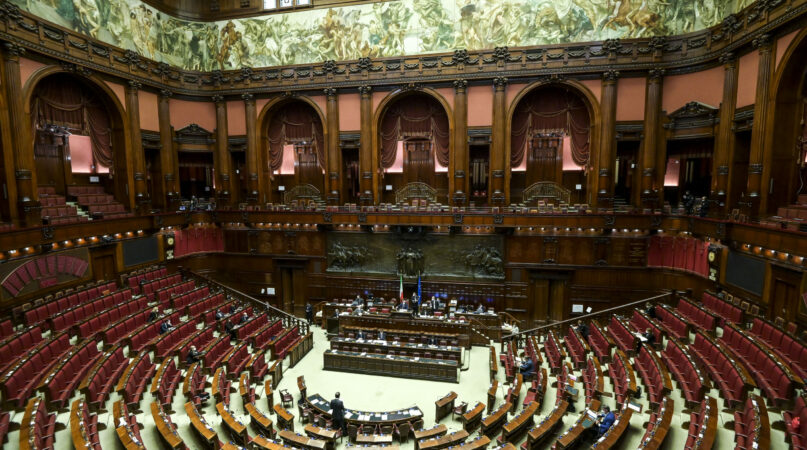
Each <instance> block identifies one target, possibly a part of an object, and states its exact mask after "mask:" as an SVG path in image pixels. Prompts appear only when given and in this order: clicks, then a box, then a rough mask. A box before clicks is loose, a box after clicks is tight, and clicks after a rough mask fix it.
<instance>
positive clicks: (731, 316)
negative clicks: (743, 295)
mask: <svg viewBox="0 0 807 450" xmlns="http://www.w3.org/2000/svg"><path fill="white" fill-rule="evenodd" d="M701 302H702V303H703V306H704V307H706V309H708V310H709V311H711V312H713V313H715V315H716V316H717V321H718V322H717V323H718V325H720V326H723V325H724V324H725V323H726V321H728V322H732V323H743V321H744V319H743V310H742V309H741V308H740V307H738V306H736V305H732V304H731V303H729V302H727V301H725V300H723V299H722V298H720V297H718V296H716V295H714V294H712V293H711V292H704V293H703V296H702V297H701Z"/></svg>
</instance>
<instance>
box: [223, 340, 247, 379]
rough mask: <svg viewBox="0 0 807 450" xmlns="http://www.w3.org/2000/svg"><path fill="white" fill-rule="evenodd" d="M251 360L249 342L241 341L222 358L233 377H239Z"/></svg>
mask: <svg viewBox="0 0 807 450" xmlns="http://www.w3.org/2000/svg"><path fill="white" fill-rule="evenodd" d="M248 362H249V349H248V348H247V344H245V343H243V342H242V343H241V344H238V345H237V346H236V347H235V348H233V349H232V350H231V351H230V352H229V353H228V354H227V355H226V356H225V357H224V359H223V360H222V363H223V364H224V365H225V366H226V367H227V373H228V374H230V376H232V377H237V376H238V375H239V374H240V373H241V372H242V371H243V370H244V368H245V367H246V366H247V363H248Z"/></svg>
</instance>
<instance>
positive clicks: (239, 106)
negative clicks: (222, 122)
mask: <svg viewBox="0 0 807 450" xmlns="http://www.w3.org/2000/svg"><path fill="white" fill-rule="evenodd" d="M255 104H256V106H257V102H255ZM258 111H259V112H260V110H258ZM244 112H245V111H244V102H243V101H241V100H236V101H232V102H227V134H228V135H230V136H243V135H245V134H247V119H246V116H245V115H244Z"/></svg>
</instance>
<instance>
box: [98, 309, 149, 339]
mask: <svg viewBox="0 0 807 450" xmlns="http://www.w3.org/2000/svg"><path fill="white" fill-rule="evenodd" d="M129 303H132V302H129ZM149 314H150V312H149V311H147V310H146V311H143V310H141V311H140V312H138V313H134V314H132V315H131V316H129V317H126V318H125V319H123V320H121V321H119V322H118V323H116V324H114V325H110V326H109V327H107V328H106V329H105V330H103V333H102V335H101V339H103V341H104V343H105V344H106V345H114V344H117V343H118V342H120V341H121V340H124V339H126V338H127V337H128V336H131V335H132V333H133V332H135V331H136V330H138V331H139V330H140V329H141V328H142V327H143V326H144V325H145V324H146V323H148V317H149Z"/></svg>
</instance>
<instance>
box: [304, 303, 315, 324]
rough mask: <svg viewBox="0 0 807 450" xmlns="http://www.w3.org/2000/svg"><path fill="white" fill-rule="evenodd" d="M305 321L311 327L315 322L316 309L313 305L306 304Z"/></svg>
mask: <svg viewBox="0 0 807 450" xmlns="http://www.w3.org/2000/svg"><path fill="white" fill-rule="evenodd" d="M305 320H306V321H307V322H308V323H309V325H310V324H311V322H313V321H314V307H313V306H311V303H306V304H305Z"/></svg>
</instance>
